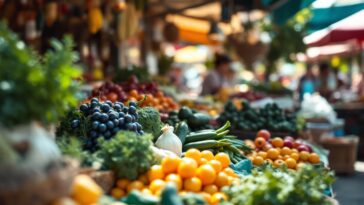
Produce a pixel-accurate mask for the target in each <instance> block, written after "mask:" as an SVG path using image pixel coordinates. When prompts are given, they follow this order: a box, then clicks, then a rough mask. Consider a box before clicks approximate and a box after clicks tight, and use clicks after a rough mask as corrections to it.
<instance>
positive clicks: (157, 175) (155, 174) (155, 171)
mask: <svg viewBox="0 0 364 205" xmlns="http://www.w3.org/2000/svg"><path fill="white" fill-rule="evenodd" d="M148 178H149V181H153V180H156V179H163V178H164V172H163V169H162V166H161V165H153V166H152V167H151V168H150V170H149V172H148Z"/></svg>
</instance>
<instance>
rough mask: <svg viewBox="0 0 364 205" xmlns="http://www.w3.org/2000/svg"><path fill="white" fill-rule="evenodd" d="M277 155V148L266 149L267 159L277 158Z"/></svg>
mask: <svg viewBox="0 0 364 205" xmlns="http://www.w3.org/2000/svg"><path fill="white" fill-rule="evenodd" d="M278 156H279V151H278V150H277V149H275V148H272V149H270V150H268V151H267V157H268V158H269V159H272V160H275V159H277V158H278Z"/></svg>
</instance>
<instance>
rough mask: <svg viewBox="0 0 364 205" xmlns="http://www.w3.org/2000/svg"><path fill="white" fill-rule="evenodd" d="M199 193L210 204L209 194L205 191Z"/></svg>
mask: <svg viewBox="0 0 364 205" xmlns="http://www.w3.org/2000/svg"><path fill="white" fill-rule="evenodd" d="M200 194H201V195H202V196H203V198H204V200H205V201H206V202H207V203H208V204H210V201H211V194H209V193H206V192H201V193H200Z"/></svg>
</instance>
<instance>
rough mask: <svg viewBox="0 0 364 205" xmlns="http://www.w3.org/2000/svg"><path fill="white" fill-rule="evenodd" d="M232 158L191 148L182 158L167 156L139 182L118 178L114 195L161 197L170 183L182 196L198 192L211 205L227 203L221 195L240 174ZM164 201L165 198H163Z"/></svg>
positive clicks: (225, 198) (142, 176)
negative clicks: (223, 201) (128, 194)
mask: <svg viewBox="0 0 364 205" xmlns="http://www.w3.org/2000/svg"><path fill="white" fill-rule="evenodd" d="M230 162H231V161H230V158H229V156H228V155H227V154H225V153H217V154H216V155H214V154H213V153H212V152H210V151H208V150H205V151H202V152H200V151H199V150H197V149H189V150H187V151H186V153H185V156H184V157H183V158H179V157H166V158H164V159H163V160H162V162H161V164H159V165H153V166H152V167H151V168H150V170H149V171H148V172H147V173H146V174H145V175H141V176H140V177H139V178H138V180H135V181H129V180H127V179H119V180H118V181H117V182H116V187H115V188H113V189H112V191H111V195H112V196H113V197H115V198H121V197H123V196H124V195H125V194H127V193H130V192H132V191H133V190H138V191H140V192H141V193H143V194H144V195H150V196H152V195H154V196H161V193H162V191H163V189H164V188H165V187H166V186H167V184H168V183H172V184H174V185H175V187H176V189H177V190H178V192H179V194H180V195H184V194H185V193H186V192H194V193H199V194H201V195H202V196H203V198H204V199H205V201H206V202H208V204H218V203H219V202H220V201H221V200H227V197H226V195H225V194H224V193H223V192H221V191H222V189H223V187H225V186H229V185H231V184H232V183H233V182H234V181H236V180H238V175H236V174H235V173H234V171H233V170H232V169H231V168H229V164H230ZM162 199H163V196H162Z"/></svg>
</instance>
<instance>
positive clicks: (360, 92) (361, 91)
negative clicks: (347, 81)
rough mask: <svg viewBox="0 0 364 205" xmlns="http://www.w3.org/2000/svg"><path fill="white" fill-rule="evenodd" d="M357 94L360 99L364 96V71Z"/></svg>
mask: <svg viewBox="0 0 364 205" xmlns="http://www.w3.org/2000/svg"><path fill="white" fill-rule="evenodd" d="M357 92H358V96H359V97H361V96H364V71H362V72H361V79H360V81H359V84H358V89H357Z"/></svg>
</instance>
